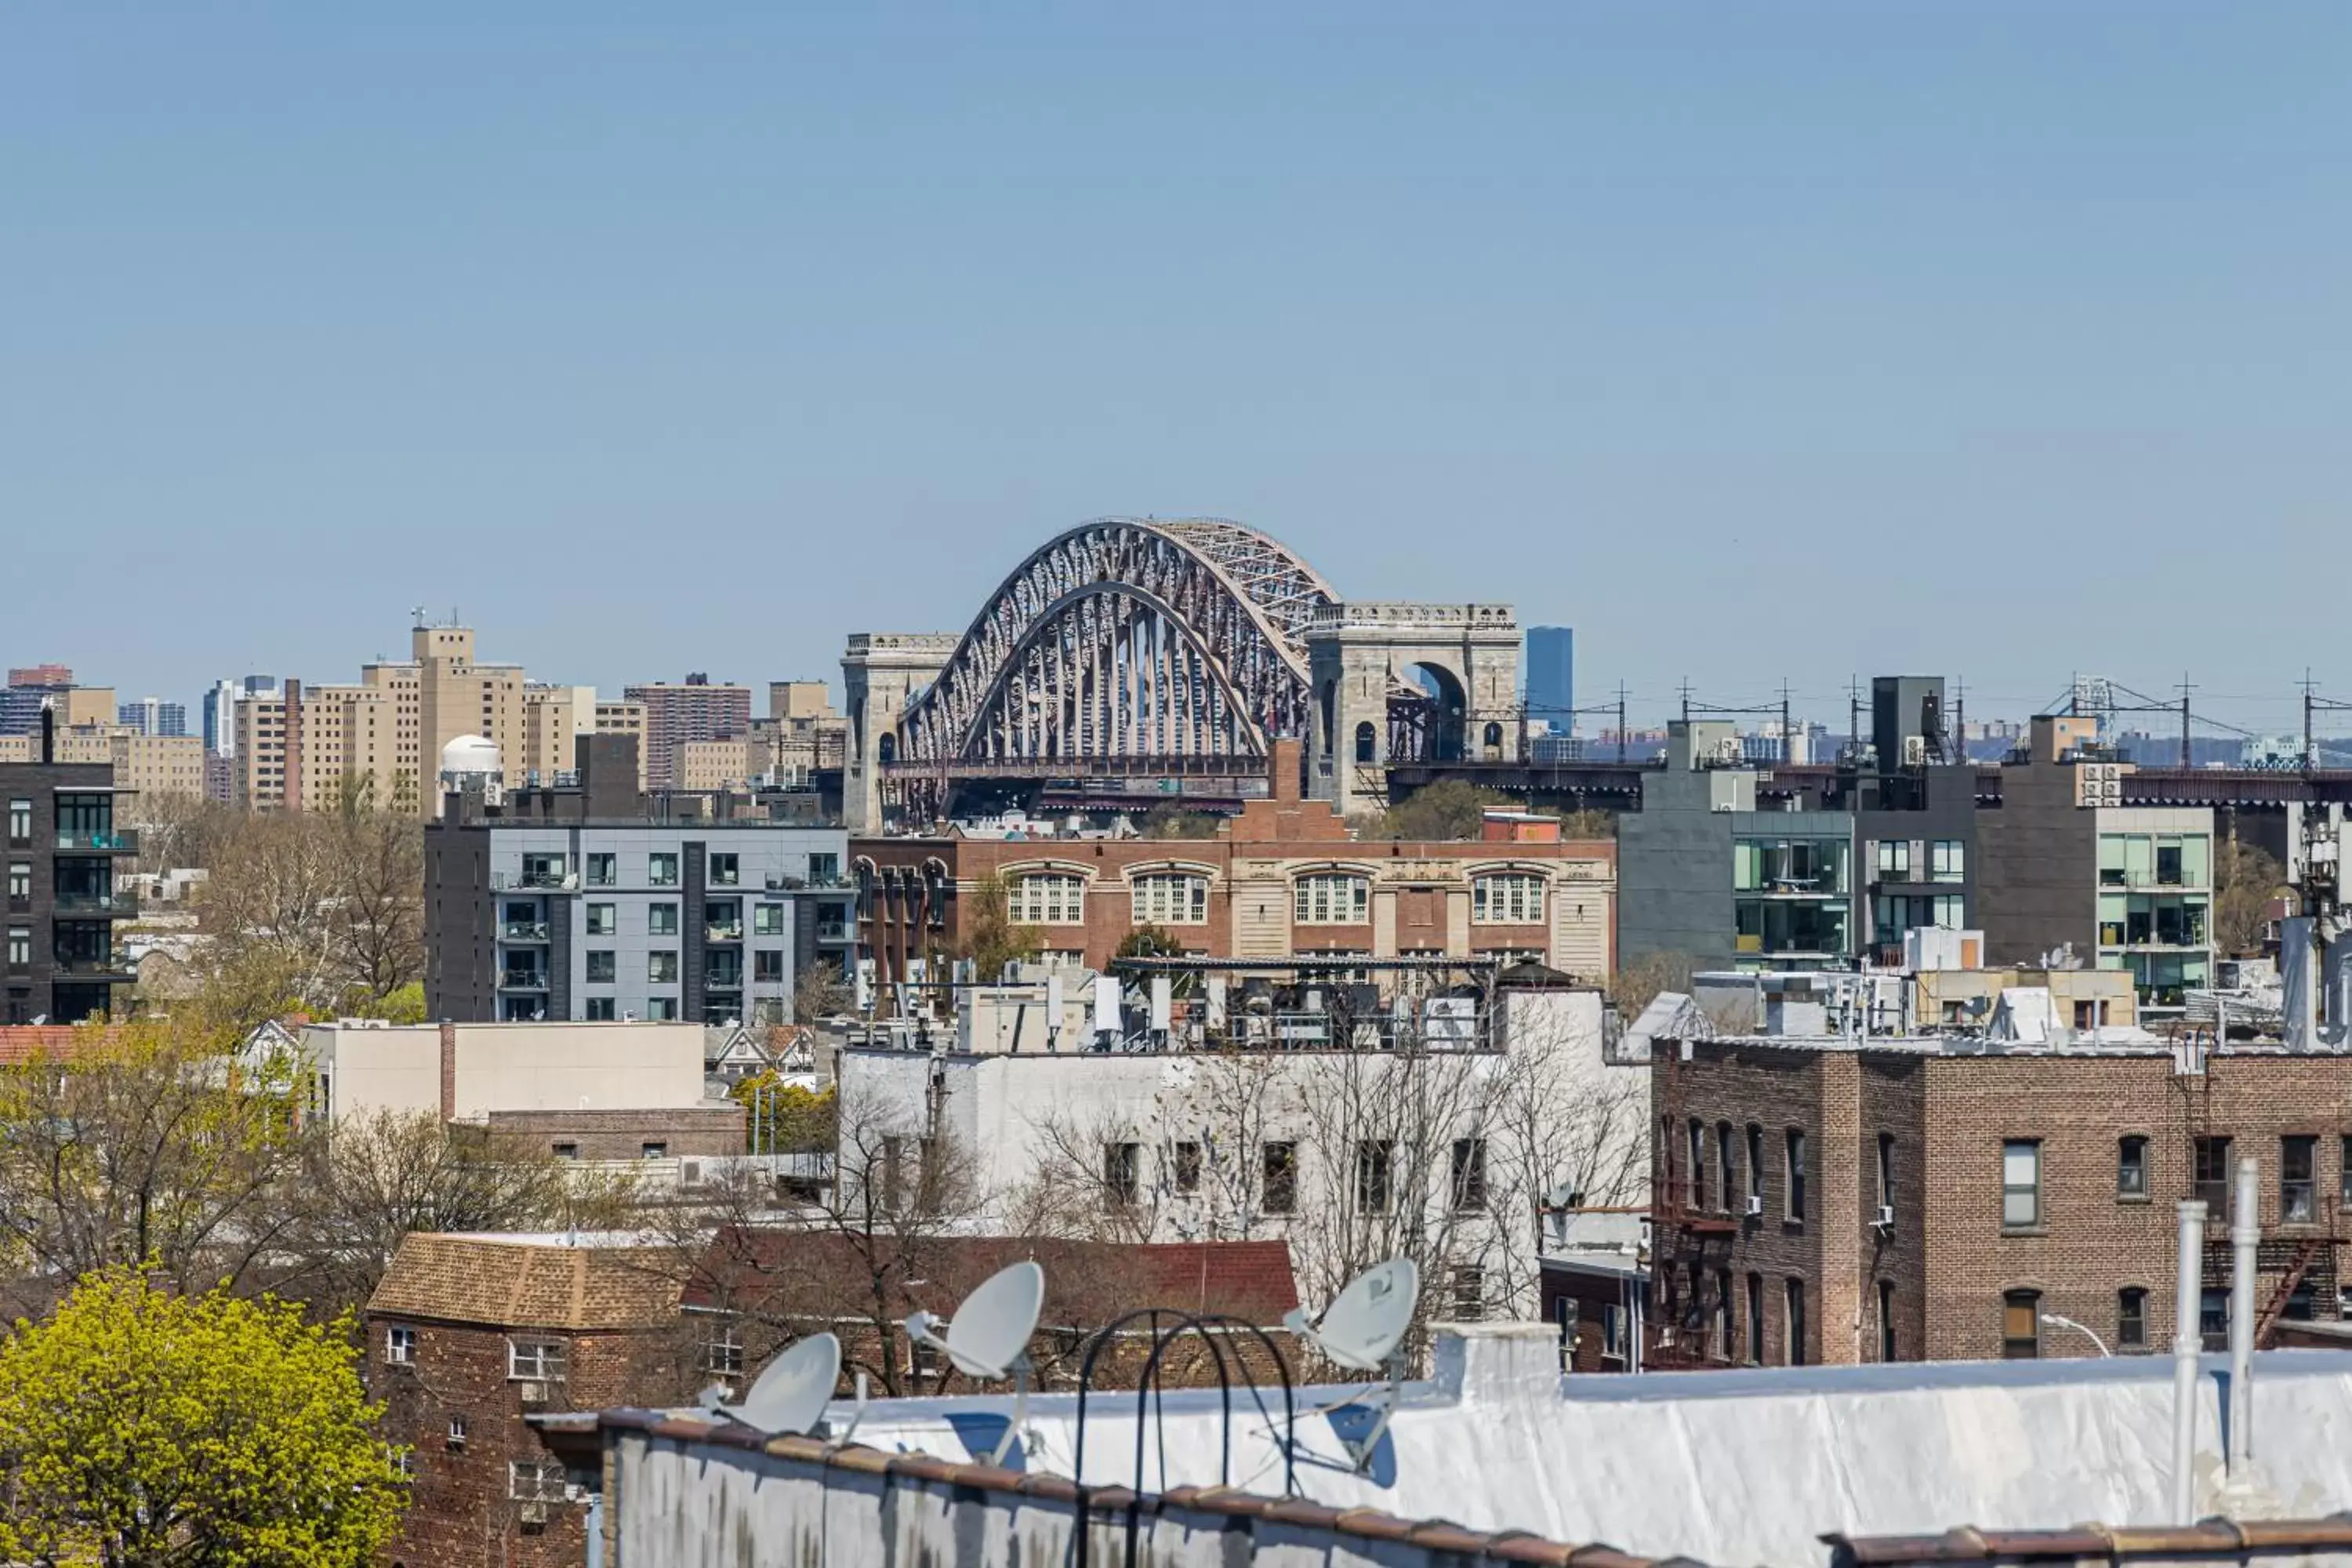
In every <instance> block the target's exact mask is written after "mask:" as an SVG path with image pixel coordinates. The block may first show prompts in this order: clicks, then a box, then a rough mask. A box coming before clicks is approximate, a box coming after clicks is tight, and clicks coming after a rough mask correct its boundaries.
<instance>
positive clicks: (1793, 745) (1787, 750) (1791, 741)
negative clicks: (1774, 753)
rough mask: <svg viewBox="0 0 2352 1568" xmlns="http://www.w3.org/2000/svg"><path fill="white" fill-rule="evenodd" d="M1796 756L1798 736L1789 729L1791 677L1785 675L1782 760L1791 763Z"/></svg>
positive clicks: (1781, 708)
mask: <svg viewBox="0 0 2352 1568" xmlns="http://www.w3.org/2000/svg"><path fill="white" fill-rule="evenodd" d="M1796 758H1797V742H1796V737H1795V736H1794V735H1793V734H1792V733H1791V732H1790V729H1789V678H1788V677H1787V676H1785V675H1784V676H1782V677H1781V678H1780V760H1781V761H1782V762H1784V763H1790V762H1794V761H1796Z"/></svg>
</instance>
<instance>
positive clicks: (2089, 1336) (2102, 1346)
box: [2042, 1312, 2116, 1357]
mask: <svg viewBox="0 0 2352 1568" xmlns="http://www.w3.org/2000/svg"><path fill="white" fill-rule="evenodd" d="M2042 1321H2043V1322H2045V1323H2049V1324H2051V1325H2053V1326H2054V1327H2057V1328H2061V1329H2072V1330H2074V1331H2075V1332H2076V1333H2078V1334H2080V1335H2082V1336H2083V1337H2084V1339H2086V1340H2088V1341H2090V1342H2092V1343H2093V1344H2095V1345H2096V1346H2098V1347H2099V1353H2100V1354H2101V1355H2103V1356H2109V1357H2112V1356H2113V1355H2114V1354H2115V1353H2116V1352H2113V1351H2111V1350H2109V1349H2108V1348H2107V1342H2106V1341H2105V1340H2103V1339H2101V1338H2099V1336H2098V1335H2096V1334H2095V1333H2093V1332H2092V1331H2090V1330H2089V1329H2087V1328H2084V1326H2083V1325H2082V1324H2080V1323H2078V1322H2076V1321H2074V1319H2072V1318H2062V1317H2060V1316H2059V1315H2058V1314H2057V1313H2055V1312H2044V1313H2042Z"/></svg>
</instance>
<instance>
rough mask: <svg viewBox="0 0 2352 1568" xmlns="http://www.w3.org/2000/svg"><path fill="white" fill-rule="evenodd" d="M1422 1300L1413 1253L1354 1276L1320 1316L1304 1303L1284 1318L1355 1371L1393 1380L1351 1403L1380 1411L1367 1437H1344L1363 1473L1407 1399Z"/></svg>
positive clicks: (1333, 1359)
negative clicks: (1410, 1340)
mask: <svg viewBox="0 0 2352 1568" xmlns="http://www.w3.org/2000/svg"><path fill="white" fill-rule="evenodd" d="M1420 1303H1421V1270H1420V1269H1419V1268H1416V1267H1415V1266H1414V1264H1413V1261H1412V1259H1411V1258H1390V1259H1389V1260H1388V1261H1387V1262H1386V1263H1378V1264H1374V1265H1373V1266H1372V1267H1371V1268H1367V1269H1366V1270H1364V1272H1362V1273H1361V1274H1359V1275H1357V1276H1356V1278H1355V1279H1351V1280H1349V1283H1348V1288H1347V1289H1344V1290H1342V1291H1340V1292H1339V1295H1338V1296H1337V1297H1336V1298H1334V1299H1333V1300H1332V1302H1331V1304H1330V1305H1329V1306H1328V1307H1326V1308H1324V1309H1323V1314H1322V1317H1321V1318H1320V1319H1319V1320H1318V1319H1310V1318H1309V1317H1308V1316H1307V1309H1306V1308H1304V1307H1294V1308H1292V1309H1291V1310H1290V1311H1289V1312H1288V1313H1287V1314H1286V1315H1285V1316H1284V1318H1283V1320H1282V1326H1283V1327H1284V1328H1286V1329H1288V1330H1289V1331H1291V1333H1292V1334H1293V1335H1295V1336H1297V1339H1298V1340H1299V1341H1300V1342H1302V1343H1305V1344H1310V1345H1313V1346H1314V1347H1315V1348H1316V1349H1317V1350H1318V1351H1320V1352H1323V1354H1324V1356H1325V1357H1326V1358H1327V1359H1328V1360H1330V1361H1331V1362H1333V1363H1337V1364H1338V1365H1339V1366H1343V1367H1346V1368H1347V1369H1348V1370H1349V1371H1350V1372H1376V1373H1382V1374H1383V1375H1384V1376H1385V1378H1386V1380H1387V1382H1386V1385H1385V1386H1384V1387H1381V1388H1378V1389H1375V1390H1373V1391H1372V1392H1370V1394H1365V1395H1364V1396H1362V1397H1361V1398H1360V1399H1354V1400H1350V1401H1349V1402H1348V1403H1349V1404H1350V1405H1356V1404H1361V1405H1369V1406H1370V1408H1372V1409H1374V1410H1376V1411H1378V1412H1379V1416H1378V1419H1376V1420H1375V1421H1373V1423H1372V1425H1371V1428H1370V1430H1369V1431H1367V1432H1366V1433H1365V1434H1364V1435H1363V1436H1361V1437H1360V1438H1357V1439H1355V1440H1353V1441H1349V1439H1347V1438H1345V1437H1342V1438H1341V1439H1340V1442H1341V1443H1342V1445H1344V1446H1345V1447H1346V1448H1347V1450H1348V1458H1349V1459H1350V1460H1351V1461H1353V1468H1354V1471H1355V1473H1356V1474H1358V1475H1362V1474H1363V1473H1364V1472H1365V1470H1366V1469H1368V1468H1370V1465H1371V1462H1372V1456H1373V1455H1374V1454H1375V1453H1376V1452H1378V1451H1379V1448H1380V1446H1381V1437H1382V1436H1385V1435H1386V1434H1387V1432H1388V1429H1389V1421H1390V1418H1391V1417H1392V1416H1393V1415H1396V1410H1397V1406H1398V1405H1399V1404H1401V1403H1402V1401H1403V1398H1404V1336H1405V1331H1407V1330H1408V1329H1410V1328H1412V1314H1413V1310H1414V1308H1416V1307H1417V1306H1419V1305H1420ZM1334 1408H1335V1409H1336V1408H1339V1406H1334Z"/></svg>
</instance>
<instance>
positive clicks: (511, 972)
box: [499, 969, 547, 991]
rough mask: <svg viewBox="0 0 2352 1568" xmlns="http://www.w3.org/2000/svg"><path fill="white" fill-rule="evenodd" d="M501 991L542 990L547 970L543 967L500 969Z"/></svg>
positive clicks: (545, 983) (545, 981)
mask: <svg viewBox="0 0 2352 1568" xmlns="http://www.w3.org/2000/svg"><path fill="white" fill-rule="evenodd" d="M546 989H547V971H545V970H544V969H502V970H500V971H499V990H501V991H544V990H546Z"/></svg>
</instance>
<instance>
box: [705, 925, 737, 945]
mask: <svg viewBox="0 0 2352 1568" xmlns="http://www.w3.org/2000/svg"><path fill="white" fill-rule="evenodd" d="M702 940H703V941H705V942H741V941H742V940H743V928H742V927H741V926H740V925H731V926H705V927H704V928H703V930H702Z"/></svg>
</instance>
